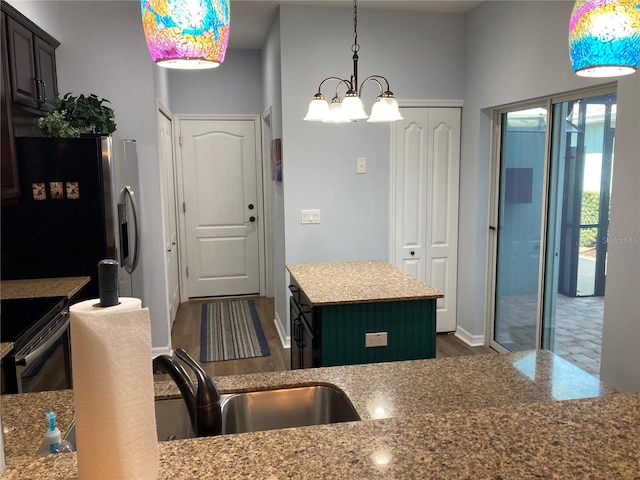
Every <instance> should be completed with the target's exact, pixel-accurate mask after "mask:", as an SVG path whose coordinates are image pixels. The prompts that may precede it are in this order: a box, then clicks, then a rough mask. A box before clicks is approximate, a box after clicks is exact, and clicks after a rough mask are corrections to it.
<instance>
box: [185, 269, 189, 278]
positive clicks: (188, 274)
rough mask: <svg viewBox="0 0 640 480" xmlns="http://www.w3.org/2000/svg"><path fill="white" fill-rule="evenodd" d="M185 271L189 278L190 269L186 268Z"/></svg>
mask: <svg viewBox="0 0 640 480" xmlns="http://www.w3.org/2000/svg"><path fill="white" fill-rule="evenodd" d="M185 270H186V271H187V277H188V276H189V267H186V268H185Z"/></svg>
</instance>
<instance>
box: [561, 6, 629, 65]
mask: <svg viewBox="0 0 640 480" xmlns="http://www.w3.org/2000/svg"><path fill="white" fill-rule="evenodd" d="M569 54H570V57H571V66H572V68H573V71H574V72H576V74H578V75H581V76H585V77H610V76H619V75H626V74H629V73H633V72H634V71H636V70H637V69H638V68H640V0H577V1H576V3H575V5H574V7H573V12H572V13H571V20H570V22H569Z"/></svg>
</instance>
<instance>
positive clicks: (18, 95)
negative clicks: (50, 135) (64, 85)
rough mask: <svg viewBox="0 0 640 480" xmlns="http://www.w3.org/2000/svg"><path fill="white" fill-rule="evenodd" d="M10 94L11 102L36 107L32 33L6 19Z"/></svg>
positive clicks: (11, 19) (19, 24) (8, 18)
mask: <svg viewBox="0 0 640 480" xmlns="http://www.w3.org/2000/svg"><path fill="white" fill-rule="evenodd" d="M7 33H8V41H9V42H8V43H9V62H10V70H11V93H12V98H13V101H14V102H16V103H20V104H22V105H26V106H29V107H34V108H37V107H38V89H37V85H36V71H35V56H34V47H33V41H34V40H33V39H34V36H33V33H32V32H31V30H29V29H28V28H27V27H25V26H24V25H22V24H21V23H18V22H16V21H15V20H14V19H13V18H11V17H7Z"/></svg>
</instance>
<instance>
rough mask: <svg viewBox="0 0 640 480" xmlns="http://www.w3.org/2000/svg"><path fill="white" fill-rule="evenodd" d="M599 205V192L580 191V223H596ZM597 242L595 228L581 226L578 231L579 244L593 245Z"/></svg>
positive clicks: (583, 245)
mask: <svg viewBox="0 0 640 480" xmlns="http://www.w3.org/2000/svg"><path fill="white" fill-rule="evenodd" d="M599 206H600V192H582V211H581V215H580V217H581V218H580V223H582V224H583V225H584V224H589V223H591V224H596V223H598V210H599ZM597 242H598V229H597V228H583V229H582V230H581V231H580V246H581V247H595V246H596V243H597Z"/></svg>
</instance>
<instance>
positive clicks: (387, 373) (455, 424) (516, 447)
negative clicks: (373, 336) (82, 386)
mask: <svg viewBox="0 0 640 480" xmlns="http://www.w3.org/2000/svg"><path fill="white" fill-rule="evenodd" d="M216 381H217V383H218V385H219V387H220V390H221V391H222V392H223V393H226V392H232V391H249V390H259V389H269V388H274V387H281V386H294V385H309V384H329V385H334V386H336V387H338V388H339V389H341V390H343V391H344V392H345V393H346V394H347V396H348V397H349V398H350V400H351V401H352V403H353V405H354V407H355V408H356V410H357V411H358V413H359V414H360V417H361V418H362V421H359V422H349V423H342V424H333V425H323V426H312V427H301V428H290V429H282V430H272V431H265V432H256V433H246V434H239V435H225V436H220V437H210V438H200V439H191V440H176V441H172V442H160V444H159V451H160V470H159V474H158V478H160V479H181V478H185V479H187V478H189V479H193V478H213V477H222V478H350V479H351V478H447V479H449V478H491V479H495V478H504V479H508V478H518V479H521V478H624V479H627V478H628V479H635V478H637V477H638V476H639V475H640V415H638V412H639V411H640V394H617V393H615V392H614V390H613V389H611V388H609V387H607V386H605V385H603V384H602V383H600V382H599V381H598V380H597V379H596V378H594V377H592V376H590V375H588V374H587V373H585V372H583V371H581V370H579V369H577V368H576V367H574V366H573V365H571V364H569V363H568V362H566V361H564V360H562V359H561V358H559V357H557V356H555V355H553V354H552V353H550V352H546V351H532V352H520V353H510V354H488V355H478V356H467V357H452V358H443V359H431V360H413V361H405V362H389V363H380V364H364V365H350V366H339V367H327V368H314V369H305V370H295V371H285V372H272V373H262V374H251V375H240V376H229V377H218V378H216ZM155 387H156V397H175V396H178V389H177V387H176V386H175V385H174V384H173V383H170V382H158V383H157V384H156V385H155ZM71 395H72V394H71V393H70V391H69V390H65V391H60V392H42V393H34V394H25V395H5V396H3V397H2V398H1V399H0V400H1V402H2V417H3V423H4V429H5V449H6V457H7V471H6V472H5V474H4V475H3V476H2V478H3V479H4V478H7V479H14V478H15V479H18V478H29V479H33V480H37V479H40V478H42V479H45V478H47V479H49V478H56V479H57V478H75V477H76V476H77V467H76V454H75V453H71V454H65V455H57V456H49V457H44V458H42V457H40V458H38V457H34V456H33V452H35V449H37V447H38V444H39V442H40V440H41V436H42V432H41V430H42V425H43V423H44V415H43V413H42V412H43V411H44V409H45V408H52V409H54V411H55V409H56V408H57V409H58V410H59V411H57V412H56V413H58V418H59V424H60V428H61V429H62V430H65V429H67V428H68V427H69V425H70V421H71V418H72V416H73V411H72V410H73V406H72V400H71V399H72V396H71Z"/></svg>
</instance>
